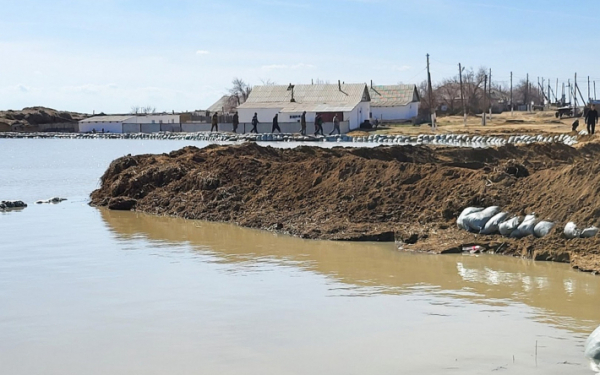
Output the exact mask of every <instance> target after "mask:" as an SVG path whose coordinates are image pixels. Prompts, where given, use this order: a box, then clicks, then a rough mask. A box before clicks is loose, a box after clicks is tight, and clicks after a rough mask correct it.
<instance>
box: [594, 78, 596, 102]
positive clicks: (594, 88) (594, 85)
mask: <svg viewBox="0 0 600 375" xmlns="http://www.w3.org/2000/svg"><path fill="white" fill-rule="evenodd" d="M594 100H597V99H596V81H594Z"/></svg>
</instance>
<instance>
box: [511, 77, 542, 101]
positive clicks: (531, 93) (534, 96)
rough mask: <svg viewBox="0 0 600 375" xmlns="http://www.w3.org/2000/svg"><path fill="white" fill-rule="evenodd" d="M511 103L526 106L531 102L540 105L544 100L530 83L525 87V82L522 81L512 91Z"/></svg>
mask: <svg viewBox="0 0 600 375" xmlns="http://www.w3.org/2000/svg"><path fill="white" fill-rule="evenodd" d="M513 102H514V103H515V104H517V105H518V104H521V105H528V104H530V103H531V102H533V103H534V104H541V103H543V102H544V98H543V97H542V95H540V91H539V90H538V89H537V87H535V86H534V85H533V84H532V83H531V81H530V82H529V87H527V80H524V79H522V80H521V81H520V82H519V83H518V84H517V85H516V86H515V87H514V89H513Z"/></svg>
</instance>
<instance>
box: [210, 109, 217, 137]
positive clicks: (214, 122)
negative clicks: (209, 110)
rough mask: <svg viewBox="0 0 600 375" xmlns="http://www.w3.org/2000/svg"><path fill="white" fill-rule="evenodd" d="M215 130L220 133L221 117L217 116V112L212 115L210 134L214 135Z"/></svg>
mask: <svg viewBox="0 0 600 375" xmlns="http://www.w3.org/2000/svg"><path fill="white" fill-rule="evenodd" d="M213 129H214V130H215V131H216V132H218V131H219V117H218V116H217V112H215V113H214V114H213V115H212V120H211V126H210V132H211V133H212V131H213Z"/></svg>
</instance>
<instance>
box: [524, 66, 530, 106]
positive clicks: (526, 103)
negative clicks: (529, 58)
mask: <svg viewBox="0 0 600 375" xmlns="http://www.w3.org/2000/svg"><path fill="white" fill-rule="evenodd" d="M525 108H526V111H530V109H529V73H527V83H526V84H525Z"/></svg>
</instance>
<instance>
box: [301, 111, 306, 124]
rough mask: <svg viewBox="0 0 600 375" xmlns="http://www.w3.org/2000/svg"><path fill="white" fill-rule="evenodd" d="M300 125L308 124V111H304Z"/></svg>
mask: <svg viewBox="0 0 600 375" xmlns="http://www.w3.org/2000/svg"><path fill="white" fill-rule="evenodd" d="M300 125H304V126H306V113H303V114H302V116H300Z"/></svg>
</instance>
